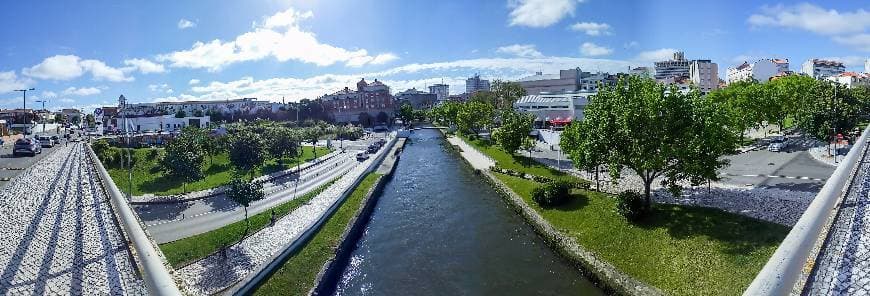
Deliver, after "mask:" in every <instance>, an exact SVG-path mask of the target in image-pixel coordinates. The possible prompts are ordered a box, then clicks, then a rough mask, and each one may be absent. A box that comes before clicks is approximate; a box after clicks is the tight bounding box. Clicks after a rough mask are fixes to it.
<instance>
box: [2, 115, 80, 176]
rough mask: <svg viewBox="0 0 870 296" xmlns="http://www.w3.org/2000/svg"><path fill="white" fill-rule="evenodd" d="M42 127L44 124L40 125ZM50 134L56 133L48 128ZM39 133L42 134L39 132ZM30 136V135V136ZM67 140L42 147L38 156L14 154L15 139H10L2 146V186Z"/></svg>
mask: <svg viewBox="0 0 870 296" xmlns="http://www.w3.org/2000/svg"><path fill="white" fill-rule="evenodd" d="M39 127H40V128H41V127H42V126H41V125H39ZM47 130H48V131H49V132H48V133H47V134H48V135H56V133H54V132H53V131H54V130H53V129H49V128H47ZM37 134H41V133H40V132H37ZM28 137H30V136H28ZM64 141H65V140H61V144H60V145H55V147H54V148H42V153H40V154H37V155H36V156H29V155H25V156H18V157H14V156H12V146H13V145H14V144H15V143H14V142H13V141H8V142H6V143H4V144H3V145H2V146H0V187H2V186H6V183H7V182H8V181H9V180H10V179H11V178H13V177H15V176H18V174H20V173H21V172H22V171H23V170H24V169H26V168H29V167H30V166H32V165H33V164H35V163H37V162H39V161H40V160H42V159H43V158H45V157H46V156H48V155H49V154H51V153H53V152H55V151H56V150H58V146H63V145H64Z"/></svg>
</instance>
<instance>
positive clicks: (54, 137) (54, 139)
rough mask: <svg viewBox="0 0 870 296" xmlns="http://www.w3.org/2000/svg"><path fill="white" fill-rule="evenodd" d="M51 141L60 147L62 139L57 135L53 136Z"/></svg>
mask: <svg viewBox="0 0 870 296" xmlns="http://www.w3.org/2000/svg"><path fill="white" fill-rule="evenodd" d="M51 140H52V141H53V142H54V144H55V145H60V137H58V136H57V135H53V136H51Z"/></svg>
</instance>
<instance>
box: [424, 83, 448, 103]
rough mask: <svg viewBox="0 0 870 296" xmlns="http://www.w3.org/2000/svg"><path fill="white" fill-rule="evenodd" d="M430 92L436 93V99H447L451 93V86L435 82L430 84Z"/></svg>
mask: <svg viewBox="0 0 870 296" xmlns="http://www.w3.org/2000/svg"><path fill="white" fill-rule="evenodd" d="M429 93H430V94H434V95H435V100H436V101H439V102H440V101H444V100H447V96H449V95H450V86H449V85H447V84H440V83H439V84H435V85H432V86H429Z"/></svg>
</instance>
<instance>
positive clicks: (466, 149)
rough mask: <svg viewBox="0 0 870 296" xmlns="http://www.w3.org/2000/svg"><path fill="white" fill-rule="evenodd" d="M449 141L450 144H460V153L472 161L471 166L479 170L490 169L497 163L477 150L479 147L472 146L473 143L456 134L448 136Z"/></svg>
mask: <svg viewBox="0 0 870 296" xmlns="http://www.w3.org/2000/svg"><path fill="white" fill-rule="evenodd" d="M447 141H448V142H450V145H454V146H459V149H461V150H462V151H460V152H459V154H461V155H462V157H465V159H467V160H468V162H469V163H471V167H473V168H475V169H478V170H488V169H489V168H490V167H492V166H494V165H495V161H493V160H492V159H491V158H489V157H487V156H486V155H483V153H481V152H480V151H477V149H474V147H471V145H468V143H465V141H463V140H462V139H460V138H458V137H456V136H448V137H447Z"/></svg>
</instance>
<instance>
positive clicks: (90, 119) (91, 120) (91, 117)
mask: <svg viewBox="0 0 870 296" xmlns="http://www.w3.org/2000/svg"><path fill="white" fill-rule="evenodd" d="M85 121H86V122H87V124H88V127H91V126H94V124H96V120H95V119H94V115H93V114H88V115H85Z"/></svg>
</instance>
